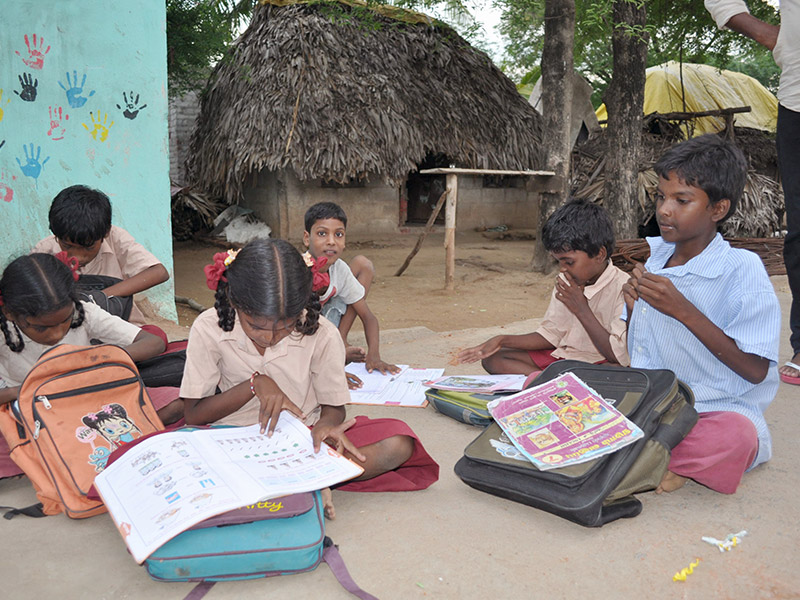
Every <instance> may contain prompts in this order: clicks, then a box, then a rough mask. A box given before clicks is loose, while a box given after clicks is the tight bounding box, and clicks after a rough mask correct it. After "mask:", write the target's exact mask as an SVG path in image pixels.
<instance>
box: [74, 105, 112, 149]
mask: <svg viewBox="0 0 800 600" xmlns="http://www.w3.org/2000/svg"><path fill="white" fill-rule="evenodd" d="M101 115H102V117H101ZM89 116H90V117H91V118H92V125H93V126H94V127H93V128H92V129H89V126H88V125H87V124H86V123H81V125H83V127H84V128H85V129H86V131H88V132H89V133H90V134H91V136H92V137H93V138H94V139H96V140H98V141H100V142H105V141H106V138H108V130H109V129H111V128H112V127H113V126H114V121H111V123H109V122H108V113H105V114H102V113H99V112H98V113H97V118H95V115H94V113H93V112H89Z"/></svg>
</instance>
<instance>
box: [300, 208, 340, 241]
mask: <svg viewBox="0 0 800 600" xmlns="http://www.w3.org/2000/svg"><path fill="white" fill-rule="evenodd" d="M322 219H339V220H340V221H341V222H342V224H343V225H344V226H345V227H347V215H346V214H344V210H342V207H341V206H339V205H338V204H336V203H334V202H318V203H317V204H315V205H314V206H312V207H310V208H309V209H308V210H307V211H306V216H305V218H304V221H305V227H306V231H308V232H309V233H311V228H312V227H313V226H314V223H316V222H317V221H321V220H322Z"/></svg>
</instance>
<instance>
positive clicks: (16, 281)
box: [0, 252, 84, 352]
mask: <svg viewBox="0 0 800 600" xmlns="http://www.w3.org/2000/svg"><path fill="white" fill-rule="evenodd" d="M0 297H2V299H3V308H5V310H6V311H8V313H9V314H10V315H14V316H17V315H18V316H20V317H39V316H41V315H47V314H50V313H53V312H56V311H58V310H61V309H62V308H64V307H65V306H68V305H69V304H70V303H72V304H74V305H75V311H76V316H74V317H73V319H72V324H71V325H70V327H71V328H72V329H75V328H76V327H80V326H81V324H82V323H83V319H84V312H83V305H82V304H81V302H80V300H79V299H78V293H77V291H76V290H75V279H74V278H73V276H72V271H71V270H70V268H69V267H68V266H67V265H65V264H64V263H63V262H61V261H60V260H58V259H57V258H56V257H55V256H53V255H52V254H43V253H39V252H37V253H34V254H27V255H25V256H20V257H19V258H17V259H15V260H13V261H12V262H11V263H10V264H9V265H8V266H7V267H6V268H5V270H4V271H3V276H2V277H1V278H0ZM8 322H9V321H8V319H7V318H6V315H5V313H4V312H3V311H0V330H2V332H3V335H4V336H5V338H6V345H7V346H8V347H9V348H11V351H12V352H22V349H23V348H24V347H25V343H24V342H23V341H22V335H21V334H20V330H19V327H17V324H16V323H14V322H13V321H11V324H12V325H13V326H14V329H15V333H16V340H14V338H13V336H12V335H11V330H10V329H9V326H8Z"/></svg>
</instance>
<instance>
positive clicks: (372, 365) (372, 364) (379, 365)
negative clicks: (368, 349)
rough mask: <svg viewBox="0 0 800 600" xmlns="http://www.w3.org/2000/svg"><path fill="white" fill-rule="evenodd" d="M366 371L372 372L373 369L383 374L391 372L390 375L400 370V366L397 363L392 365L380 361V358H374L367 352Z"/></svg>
mask: <svg viewBox="0 0 800 600" xmlns="http://www.w3.org/2000/svg"><path fill="white" fill-rule="evenodd" d="M365 366H366V367H367V372H368V373H372V372H373V371H375V370H378V371H380V372H381V373H383V374H384V375H386V374H389V373H391V374H392V375H396V374H397V373H399V372H400V367H398V366H397V365H393V364H391V363H387V362H384V361H382V360H381V359H380V358H375V357H374V356H370V355H369V354H367V364H366V365H365Z"/></svg>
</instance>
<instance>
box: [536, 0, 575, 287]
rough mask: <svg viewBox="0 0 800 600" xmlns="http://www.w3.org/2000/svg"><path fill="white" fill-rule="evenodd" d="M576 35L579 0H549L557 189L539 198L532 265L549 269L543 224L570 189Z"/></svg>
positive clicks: (547, 102) (548, 63) (545, 58)
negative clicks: (576, 1)
mask: <svg viewBox="0 0 800 600" xmlns="http://www.w3.org/2000/svg"><path fill="white" fill-rule="evenodd" d="M574 37H575V0H546V1H545V8H544V48H543V49H542V114H543V116H544V127H543V131H544V139H543V140H542V146H543V147H544V151H545V155H546V157H547V160H546V163H545V169H547V170H548V171H554V172H555V177H556V181H557V182H558V183H559V190H558V191H557V192H543V193H542V194H541V199H540V201H539V227H538V229H539V235H538V236H537V237H536V244H535V245H534V252H533V260H532V261H531V269H532V270H534V271H538V272H540V273H546V272H548V271H549V270H550V269H551V268H552V265H553V263H552V260H551V259H550V256H549V255H548V253H547V252H546V251H545V249H544V246H543V245H542V225H544V222H545V221H546V220H547V218H548V217H549V216H550V215H551V214H552V212H553V211H554V210H555V209H556V208H557V207H558V206H559V205H560V204H562V203H563V202H564V201H565V200H566V198H567V194H568V193H569V163H570V155H571V152H572V148H570V117H571V107H572V77H573V75H572V73H573V61H572V46H573V40H574Z"/></svg>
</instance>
